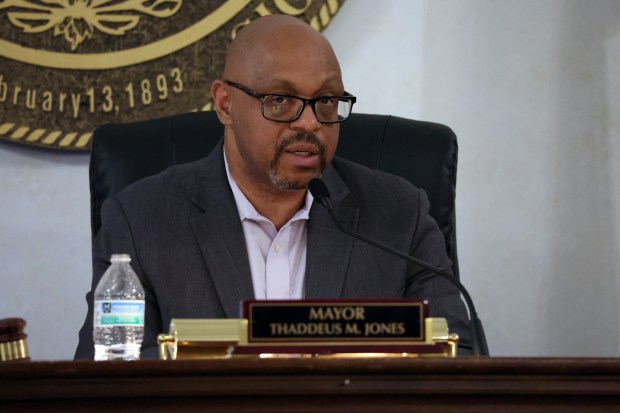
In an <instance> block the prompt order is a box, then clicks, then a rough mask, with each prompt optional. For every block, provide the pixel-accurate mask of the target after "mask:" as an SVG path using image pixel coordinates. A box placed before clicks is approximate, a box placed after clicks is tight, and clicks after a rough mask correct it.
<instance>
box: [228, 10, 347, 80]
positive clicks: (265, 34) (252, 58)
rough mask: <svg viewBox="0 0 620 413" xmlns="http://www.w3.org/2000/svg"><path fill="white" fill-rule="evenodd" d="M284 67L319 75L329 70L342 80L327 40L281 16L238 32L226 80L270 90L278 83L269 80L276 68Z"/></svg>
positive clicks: (301, 24) (233, 44) (251, 24)
mask: <svg viewBox="0 0 620 413" xmlns="http://www.w3.org/2000/svg"><path fill="white" fill-rule="evenodd" d="M283 63H286V64H287V65H289V66H290V65H298V66H299V67H300V69H301V68H303V67H305V69H306V71H309V70H313V71H314V72H315V73H317V74H322V73H323V72H325V71H326V70H330V71H333V72H334V74H335V75H336V76H337V77H339V78H341V73H340V66H339V64H338V59H337V58H336V55H335V53H334V51H333V49H332V47H331V45H330V44H329V42H328V41H327V39H326V38H325V37H324V36H323V35H322V34H321V33H319V32H318V31H316V30H315V29H314V28H312V27H311V26H310V25H308V24H307V23H305V22H304V21H302V20H299V19H297V18H295V17H292V16H287V15H282V14H277V15H270V16H265V17H261V18H259V19H256V20H254V21H253V22H251V23H250V24H248V25H247V26H246V27H244V28H243V29H242V30H241V31H239V33H238V34H237V37H236V38H235V39H234V40H233V41H232V43H231V44H230V47H229V49H228V54H227V58H226V65H225V68H224V78H225V79H230V80H237V81H244V82H248V83H252V82H255V83H254V86H255V87H259V86H263V85H264V86H265V87H268V86H271V85H270V84H269V81H271V80H277V79H270V78H271V77H272V76H273V75H274V68H277V69H279V67H278V66H279V65H281V64H283ZM289 68H290V69H291V70H295V67H289ZM340 81H341V79H340Z"/></svg>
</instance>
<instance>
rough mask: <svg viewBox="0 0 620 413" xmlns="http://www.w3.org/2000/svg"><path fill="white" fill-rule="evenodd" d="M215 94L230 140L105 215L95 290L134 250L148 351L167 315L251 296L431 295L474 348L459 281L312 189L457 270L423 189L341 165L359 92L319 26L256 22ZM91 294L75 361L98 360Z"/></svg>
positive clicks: (235, 47) (205, 313) (277, 19)
mask: <svg viewBox="0 0 620 413" xmlns="http://www.w3.org/2000/svg"><path fill="white" fill-rule="evenodd" d="M211 92H212V95H213V99H214V102H215V108H216V111H217V114H218V117H219V119H220V121H221V122H222V123H223V124H224V139H223V143H221V144H220V145H218V146H217V147H216V148H215V149H214V150H213V152H212V153H211V154H210V155H209V156H207V157H206V158H205V159H202V160H200V161H197V162H194V163H190V164H186V165H180V166H176V167H173V168H170V169H168V170H167V171H165V172H163V173H161V174H159V175H157V176H155V177H150V178H147V179H144V180H142V181H140V182H138V183H136V184H134V185H131V186H130V187H128V188H126V189H125V190H124V191H122V192H121V193H119V194H118V195H116V196H115V197H113V198H111V199H109V200H108V201H106V203H105V204H104V206H103V209H102V227H101V230H100V231H99V233H98V235H97V237H96V239H95V243H94V247H93V261H94V277H93V284H92V289H93V291H94V289H95V287H96V286H97V283H98V282H99V280H100V278H101V276H102V274H103V272H104V271H105V269H106V268H107V266H108V265H109V261H108V260H109V257H110V255H111V254H113V253H127V254H130V255H131V257H132V266H133V268H134V269H135V271H136V273H137V274H138V276H139V277H140V280H141V282H142V284H143V286H144V288H145V291H146V321H145V322H146V324H145V336H144V342H143V346H142V348H143V356H144V355H145V354H146V355H154V354H156V352H155V351H154V350H155V346H156V338H157V335H158V334H159V333H161V332H164V331H167V329H168V326H169V323H170V320H171V319H172V318H226V317H229V318H231V317H232V318H237V317H239V303H240V301H242V300H244V299H252V298H256V299H301V298H308V299H311V298H369V299H372V298H383V299H389V298H392V299H397V298H405V297H417V298H427V299H429V301H430V311H431V315H434V316H442V317H447V318H448V322H449V325H450V328H451V331H453V332H457V333H458V334H459V335H460V336H461V346H463V348H465V349H466V348H467V347H468V346H469V344H468V343H469V339H468V330H467V319H466V312H465V308H464V306H463V303H462V301H461V300H460V296H459V294H458V292H457V290H456V289H455V288H453V287H452V286H451V285H450V284H449V283H448V282H446V281H445V280H442V279H441V278H439V277H435V276H433V275H432V274H430V273H427V272H425V271H424V270H423V269H422V268H420V267H417V266H415V265H412V264H409V263H407V262H405V261H404V260H401V259H398V258H396V257H393V256H391V255H389V254H387V253H385V252H383V251H381V250H378V249H376V248H374V247H371V246H368V245H365V244H363V243H360V242H359V241H355V240H354V239H353V238H351V237H349V236H347V235H345V234H342V233H341V232H339V231H338V230H337V229H336V228H335V227H334V225H333V223H332V222H331V221H330V218H329V216H328V215H327V213H326V211H325V210H324V209H323V208H322V207H321V206H320V205H316V203H314V202H313V199H312V196H311V195H310V194H309V193H308V191H307V185H308V182H309V181H310V180H311V179H312V178H315V177H318V176H322V179H323V180H324V181H325V182H326V184H327V186H328V187H329V188H330V191H331V193H332V204H333V208H334V210H335V212H336V214H337V216H338V217H339V219H340V221H341V222H342V223H343V225H345V226H346V227H348V228H350V229H352V230H355V231H358V232H360V233H363V234H365V235H366V236H368V237H370V238H374V239H377V240H378V241H382V242H385V243H388V244H390V245H391V246H393V247H394V248H396V249H399V250H401V251H407V252H410V253H412V254H413V255H415V256H416V257H418V258H420V259H422V260H426V261H429V262H431V263H432V264H434V265H436V266H438V267H441V268H446V267H449V266H450V261H449V259H448V258H447V256H446V253H445V247H444V242H443V236H442V234H441V232H440V231H439V230H438V228H437V225H436V223H435V221H434V220H433V219H432V218H431V217H430V216H429V214H428V208H429V205H428V201H427V199H426V195H425V194H424V192H423V191H420V190H418V189H417V188H415V187H413V186H412V185H411V184H409V183H408V182H406V181H405V180H403V179H401V178H397V177H395V176H391V175H387V174H384V173H381V172H378V171H372V170H369V169H367V168H365V167H362V166H360V165H356V164H353V163H351V162H348V161H345V160H342V159H334V153H335V150H336V145H337V142H338V132H339V123H338V122H339V121H341V120H343V119H346V118H347V117H348V116H349V114H350V112H351V106H352V105H353V103H354V102H355V98H354V97H352V96H351V95H349V94H347V92H345V89H344V85H343V81H342V75H341V72H340V66H339V64H338V60H337V58H336V56H335V54H334V51H333V50H332V48H331V46H330V44H329V43H328V42H327V40H326V39H325V38H324V37H323V36H322V35H321V34H320V33H319V32H317V31H315V30H314V29H312V28H311V27H310V26H308V25H307V24H306V23H304V22H302V21H300V20H298V19H295V18H293V17H289V16H283V15H276V16H268V17H263V18H260V19H258V20H255V21H254V22H252V23H251V24H249V25H248V26H246V27H245V28H244V29H243V30H241V31H240V32H239V34H238V36H237V37H236V38H235V40H234V41H233V42H232V43H231V45H230V48H229V51H228V55H227V59H226V66H225V69H224V73H223V76H222V79H219V80H216V81H214V82H213V84H212V87H211ZM336 97H337V98H336ZM414 279H415V281H414ZM92 299H93V298H92V292H91V293H89V294H88V295H87V302H88V308H89V311H88V314H87V317H86V321H85V324H84V326H83V327H82V330H81V331H80V343H79V345H78V348H77V351H76V357H78V358H91V357H93V340H92V304H93V303H92Z"/></svg>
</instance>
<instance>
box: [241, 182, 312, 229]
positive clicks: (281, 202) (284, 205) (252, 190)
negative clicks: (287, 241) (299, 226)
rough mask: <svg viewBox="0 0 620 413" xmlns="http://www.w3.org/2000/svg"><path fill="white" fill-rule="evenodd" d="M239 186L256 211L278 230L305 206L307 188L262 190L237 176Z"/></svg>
mask: <svg viewBox="0 0 620 413" xmlns="http://www.w3.org/2000/svg"><path fill="white" fill-rule="evenodd" d="M235 181H236V182H237V186H238V187H239V189H240V190H241V192H242V193H243V195H245V197H246V198H247V199H248V201H250V203H251V204H252V205H253V206H254V208H255V209H256V211H257V212H258V213H259V214H261V215H263V216H264V217H265V218H267V219H269V220H270V221H271V222H272V223H273V225H274V227H275V228H276V230H278V231H279V230H280V228H282V227H283V226H284V224H286V223H287V222H288V221H289V220H290V219H291V218H292V217H293V216H294V215H295V213H296V212H297V211H299V210H300V209H301V208H303V205H304V202H305V200H306V190H298V191H290V192H289V191H282V190H262V189H261V188H260V187H254V186H249V185H245V184H244V183H243V182H239V180H237V179H236V178H235Z"/></svg>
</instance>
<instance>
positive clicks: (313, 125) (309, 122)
mask: <svg viewBox="0 0 620 413" xmlns="http://www.w3.org/2000/svg"><path fill="white" fill-rule="evenodd" d="M291 128H293V129H297V130H303V131H306V132H314V131H316V130H318V129H320V128H321V122H319V121H318V119H317V118H316V115H315V114H314V111H313V110H312V106H310V105H305V106H304V109H303V111H302V112H301V115H299V117H298V118H297V119H295V120H294V121H293V122H291Z"/></svg>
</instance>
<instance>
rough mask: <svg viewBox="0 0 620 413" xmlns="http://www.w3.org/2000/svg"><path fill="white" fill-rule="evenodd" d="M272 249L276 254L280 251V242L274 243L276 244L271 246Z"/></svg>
mask: <svg viewBox="0 0 620 413" xmlns="http://www.w3.org/2000/svg"><path fill="white" fill-rule="evenodd" d="M273 250H274V251H275V252H276V254H279V253H280V251H282V247H281V246H280V244H276V245H275V246H274V247H273Z"/></svg>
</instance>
